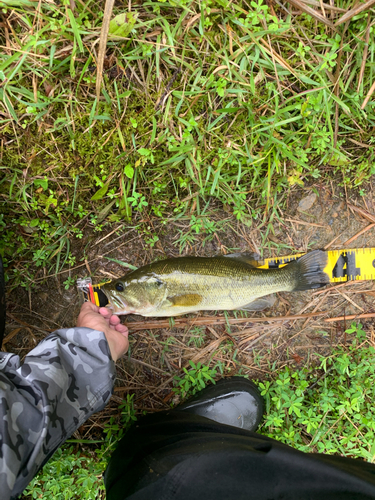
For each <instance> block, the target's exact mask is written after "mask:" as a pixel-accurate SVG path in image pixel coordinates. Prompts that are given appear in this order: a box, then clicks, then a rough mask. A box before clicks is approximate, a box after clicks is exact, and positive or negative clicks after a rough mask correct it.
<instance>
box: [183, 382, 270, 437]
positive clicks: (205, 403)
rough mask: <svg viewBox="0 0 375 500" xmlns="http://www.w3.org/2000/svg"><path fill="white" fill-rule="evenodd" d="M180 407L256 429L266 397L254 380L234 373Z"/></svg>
mask: <svg viewBox="0 0 375 500" xmlns="http://www.w3.org/2000/svg"><path fill="white" fill-rule="evenodd" d="M177 409H178V410H182V411H187V412H189V413H194V414H196V415H200V416H202V417H206V418H209V419H211V420H214V421H215V422H218V423H221V424H226V425H231V426H233V427H238V428H240V429H246V430H249V431H255V430H256V429H257V427H258V425H259V423H260V421H261V418H262V415H263V399H262V397H261V395H260V393H259V390H258V389H257V387H256V386H255V385H254V384H253V383H252V382H250V381H249V380H246V379H243V378H241V377H231V378H229V379H226V380H222V381H220V382H218V383H217V384H216V385H214V386H210V387H207V388H206V389H203V390H202V391H201V392H199V393H198V394H196V395H195V396H193V397H192V398H191V399H190V400H188V401H187V402H186V403H184V404H182V405H180V406H179V407H178V408H177Z"/></svg>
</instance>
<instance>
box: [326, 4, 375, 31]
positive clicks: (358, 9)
mask: <svg viewBox="0 0 375 500" xmlns="http://www.w3.org/2000/svg"><path fill="white" fill-rule="evenodd" d="M374 3H375V0H368V1H367V2H365V3H361V4H359V5H356V6H355V7H354V8H353V9H350V10H348V12H347V13H346V14H344V15H343V16H341V17H340V19H339V20H338V21H336V24H335V26H339V24H342V23H345V22H346V21H350V19H352V18H353V17H354V16H357V15H358V14H360V13H361V12H363V11H364V10H366V9H369V8H370V7H372V5H373V4H374Z"/></svg>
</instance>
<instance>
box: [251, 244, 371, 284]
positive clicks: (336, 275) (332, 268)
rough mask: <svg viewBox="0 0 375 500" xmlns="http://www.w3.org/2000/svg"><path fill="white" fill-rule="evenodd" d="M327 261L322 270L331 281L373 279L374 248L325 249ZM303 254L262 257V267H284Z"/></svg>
mask: <svg viewBox="0 0 375 500" xmlns="http://www.w3.org/2000/svg"><path fill="white" fill-rule="evenodd" d="M326 253H327V257H328V262H327V265H326V267H325V268H324V271H325V272H326V273H327V274H328V276H329V279H330V281H331V282H332V283H342V282H345V281H355V280H372V279H375V248H351V249H343V250H327V251H326ZM302 255H304V254H303V253H299V254H296V255H287V256H285V257H277V258H276V259H275V258H274V259H264V261H263V262H262V263H261V265H260V266H259V267H260V268H262V269H276V268H279V267H284V266H285V265H286V264H287V263H288V262H291V261H292V260H296V259H297V258H298V257H301V256H302Z"/></svg>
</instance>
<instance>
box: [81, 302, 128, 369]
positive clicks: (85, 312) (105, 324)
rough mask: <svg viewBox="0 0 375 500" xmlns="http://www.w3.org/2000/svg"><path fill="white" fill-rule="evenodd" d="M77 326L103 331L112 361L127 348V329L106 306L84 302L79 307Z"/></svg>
mask: <svg viewBox="0 0 375 500" xmlns="http://www.w3.org/2000/svg"><path fill="white" fill-rule="evenodd" d="M77 326H84V327H86V328H92V329H93V330H99V331H100V332H104V335H105V336H106V339H107V342H108V345H109V349H110V351H111V355H112V359H113V361H117V360H118V358H119V357H120V356H122V355H123V354H125V353H126V352H127V350H128V349H129V341H128V329H127V328H126V326H125V325H121V323H120V318H119V317H118V316H115V315H114V314H112V312H111V311H110V310H109V309H107V308H106V307H98V306H96V305H95V304H93V303H92V302H85V303H84V304H83V305H82V307H81V312H80V313H79V316H78V319H77Z"/></svg>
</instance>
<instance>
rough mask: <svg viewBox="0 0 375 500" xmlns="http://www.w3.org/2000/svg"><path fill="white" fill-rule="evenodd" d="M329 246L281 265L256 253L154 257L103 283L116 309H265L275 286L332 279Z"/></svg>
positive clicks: (162, 312)
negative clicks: (263, 265)
mask: <svg viewBox="0 0 375 500" xmlns="http://www.w3.org/2000/svg"><path fill="white" fill-rule="evenodd" d="M326 263H327V256H326V254H325V252H322V251H320V250H315V251H313V252H310V253H308V254H306V255H304V256H303V257H300V258H299V259H298V260H296V261H293V262H291V263H289V264H288V265H286V266H285V267H283V268H280V269H257V268H256V267H255V265H254V257H253V255H252V254H232V255H226V256H218V257H211V258H205V257H180V258H175V259H167V260H162V261H159V262H153V263H152V264H148V265H146V266H143V267H141V268H139V269H137V270H136V271H133V272H131V273H129V274H127V275H126V276H124V277H123V278H120V279H118V280H115V281H112V282H110V283H108V284H106V285H104V286H103V287H102V290H103V292H104V293H105V295H106V296H107V298H108V301H109V307H110V308H111V309H112V310H113V313H114V314H130V313H133V314H140V315H142V316H177V315H180V314H185V313H191V312H196V311H217V310H233V309H245V310H261V309H264V308H265V307H267V306H269V305H272V301H271V302H270V301H269V300H268V299H261V298H262V297H265V296H267V295H269V294H272V293H275V292H284V291H286V292H292V291H299V290H308V289H311V288H318V287H320V286H323V285H325V284H326V283H328V282H329V278H328V275H327V274H326V273H325V272H324V271H323V270H324V267H325V266H326Z"/></svg>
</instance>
